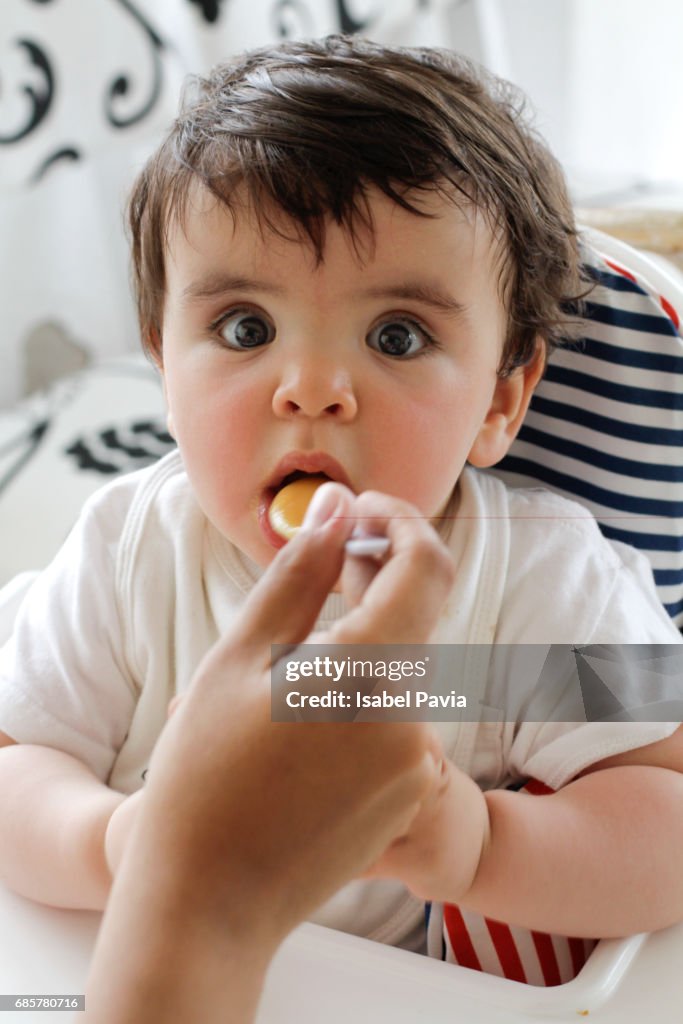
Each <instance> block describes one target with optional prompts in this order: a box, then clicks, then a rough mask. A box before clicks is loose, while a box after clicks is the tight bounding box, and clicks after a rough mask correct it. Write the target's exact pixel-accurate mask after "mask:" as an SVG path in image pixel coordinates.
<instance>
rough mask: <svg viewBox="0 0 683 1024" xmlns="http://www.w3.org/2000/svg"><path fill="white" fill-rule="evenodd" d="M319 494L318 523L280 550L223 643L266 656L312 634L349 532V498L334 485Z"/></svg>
mask: <svg viewBox="0 0 683 1024" xmlns="http://www.w3.org/2000/svg"><path fill="white" fill-rule="evenodd" d="M320 490H321V491H325V492H326V494H325V495H324V496H323V497H324V500H323V502H322V505H323V506H325V507H323V508H322V514H323V515H324V516H325V519H324V521H323V523H322V524H318V525H313V526H310V525H309V524H308V523H305V524H304V526H303V527H302V528H301V529H300V530H299V532H298V533H297V534H296V536H295V537H294V538H293V539H292V540H291V541H289V542H288V543H287V544H286V545H285V546H284V547H283V548H281V549H280V551H279V552H278V554H277V556H276V558H275V559H274V561H273V562H272V563H271V565H270V566H269V567H268V569H267V570H266V572H265V573H264V574H263V576H262V577H261V579H260V580H259V582H258V583H257V585H256V586H255V587H254V588H253V590H252V591H251V593H250V594H249V596H248V598H247V600H246V601H245V603H244V606H243V609H242V612H241V614H240V616H239V619H238V622H237V623H236V624H235V626H234V627H233V629H231V630H230V634H229V637H227V638H226V642H229V643H231V644H232V643H235V642H236V643H237V644H240V645H245V646H248V647H252V648H253V647H263V648H264V649H265V648H266V647H267V648H268V656H269V655H270V646H269V645H270V644H296V643H300V642H301V641H302V640H304V639H305V638H306V637H307V636H308V634H309V633H310V632H311V630H312V629H313V626H314V625H315V621H316V619H317V617H318V615H319V614H320V609H321V607H322V605H323V603H324V601H325V599H326V598H327V596H328V594H329V593H330V591H331V590H332V588H333V587H334V585H335V583H336V582H337V579H338V578H339V574H340V572H341V568H342V565H343V562H344V544H345V543H346V541H347V539H348V537H349V536H350V534H351V531H352V530H353V526H354V520H353V517H352V516H351V514H350V512H351V507H352V505H353V494H352V492H351V491H350V490H349V489H348V488H346V487H344V486H343V485H341V484H336V483H329V484H325V485H324V487H322V488H321V489H320ZM320 505H321V502H318V507H319V508H320Z"/></svg>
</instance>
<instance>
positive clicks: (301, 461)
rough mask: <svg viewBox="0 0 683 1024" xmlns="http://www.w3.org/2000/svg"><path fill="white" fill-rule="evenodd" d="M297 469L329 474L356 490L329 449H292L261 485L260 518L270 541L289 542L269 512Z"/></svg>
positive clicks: (258, 512)
mask: <svg viewBox="0 0 683 1024" xmlns="http://www.w3.org/2000/svg"><path fill="white" fill-rule="evenodd" d="M293 473H307V474H309V475H313V474H316V473H317V474H320V475H322V476H326V477H329V479H330V480H334V481H335V482H336V483H340V484H344V485H345V486H346V487H348V488H350V490H353V487H352V486H351V482H350V480H349V478H348V476H347V474H346V472H345V470H344V468H343V466H342V465H341V464H340V463H339V462H337V460H336V459H334V458H332V456H331V455H327V454H326V453H325V452H289V453H288V454H287V455H285V456H284V458H282V459H280V461H279V462H278V464H277V466H276V467H275V469H274V470H273V472H272V474H271V475H270V476H269V477H268V479H267V480H266V482H265V484H264V486H263V487H262V489H261V494H260V498H259V501H258V506H257V518H258V521H259V525H260V527H261V530H262V531H263V534H264V536H265V538H266V540H267V541H268V543H269V544H270V545H272V547H274V548H281V547H282V546H283V545H284V544H286V543H287V542H286V540H285V538H284V537H281V536H280V535H279V534H277V533H276V532H275V531H274V530H273V527H272V526H271V524H270V519H269V516H268V512H269V509H270V505H271V503H272V501H273V498H274V497H275V495H276V494H277V492H278V491H279V490H280V488H281V487H282V484H283V482H284V481H285V480H286V479H287V477H289V476H291V475H292V474H293Z"/></svg>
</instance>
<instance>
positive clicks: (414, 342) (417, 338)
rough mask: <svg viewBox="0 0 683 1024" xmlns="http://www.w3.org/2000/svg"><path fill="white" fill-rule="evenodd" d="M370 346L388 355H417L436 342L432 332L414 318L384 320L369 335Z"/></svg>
mask: <svg viewBox="0 0 683 1024" xmlns="http://www.w3.org/2000/svg"><path fill="white" fill-rule="evenodd" d="M367 342H368V345H369V346H370V348H374V349H376V350H377V351H378V352H382V353H383V354H384V355H386V356H395V357H399V358H400V357H401V356H404V357H405V356H407V357H410V356H416V355H419V354H420V352H422V351H423V349H426V348H429V347H430V346H431V345H433V344H434V339H433V338H432V337H431V335H430V334H428V333H427V331H426V330H425V329H424V327H420V325H419V324H418V323H416V322H415V321H414V320H399V319H396V320H384V321H382V323H380V324H377V326H376V327H373V328H372V330H371V331H370V333H369V334H368V336H367Z"/></svg>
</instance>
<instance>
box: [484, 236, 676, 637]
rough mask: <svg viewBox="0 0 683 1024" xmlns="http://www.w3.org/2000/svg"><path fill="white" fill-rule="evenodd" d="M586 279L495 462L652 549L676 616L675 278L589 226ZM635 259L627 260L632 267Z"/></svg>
mask: <svg viewBox="0 0 683 1024" xmlns="http://www.w3.org/2000/svg"><path fill="white" fill-rule="evenodd" d="M583 252H584V263H585V267H586V272H587V274H588V276H589V277H590V278H591V279H592V280H593V281H594V288H593V290H592V291H591V293H590V295H589V296H588V297H587V301H586V304H585V307H584V316H583V319H582V322H581V325H580V330H579V332H578V334H579V338H578V340H576V341H575V342H572V343H571V344H570V345H568V346H566V347H563V348H561V349H558V350H557V351H555V352H554V353H553V354H552V356H551V358H550V360H549V365H548V368H547V371H546V374H545V376H544V379H543V380H542V381H541V383H540V385H539V387H538V389H537V391H536V394H535V395H534V397H533V399H532V401H531V405H530V408H529V411H528V413H527V416H526V418H525V422H524V424H523V426H522V429H521V431H520V433H519V436H518V438H517V439H516V441H515V442H514V444H513V446H512V448H511V449H510V453H509V454H508V456H507V457H506V458H505V459H504V460H503V462H502V463H501V464H500V467H497V470H496V472H500V475H501V476H502V477H503V478H504V479H505V480H506V481H507V482H508V483H510V484H512V485H520V484H529V483H532V482H533V483H539V482H541V483H542V484H544V485H545V486H547V487H549V488H551V489H552V490H555V491H558V492H559V493H561V494H564V495H566V496H568V497H571V498H575V499H577V500H579V501H580V502H581V503H582V504H584V505H585V506H586V507H587V508H588V509H590V511H591V512H592V513H593V514H594V515H595V517H596V519H597V520H598V522H599V524H600V527H601V529H602V531H603V533H604V534H605V536H607V537H609V538H611V539H614V540H620V541H624V542H626V543H628V544H632V545H634V546H635V547H637V548H640V549H641V550H642V551H643V552H644V553H645V554H646V555H647V556H648V558H649V559H650V562H651V564H652V567H653V570H654V577H655V583H656V585H657V589H658V592H659V595H660V597H661V600H662V603H663V604H664V606H665V607H666V609H667V611H668V612H669V614H670V615H671V617H672V618H673V619H674V621H675V622H676V623H677V625H679V627H680V626H683V457H682V456H683V387H682V386H681V385H682V384H683V340H682V338H681V333H680V312H681V311H683V283H678V281H677V280H676V278H675V276H671V277H669V276H668V275H667V274H666V273H664V272H661V271H659V268H658V266H657V264H656V263H654V262H652V263H651V264H650V263H649V262H646V266H645V270H646V272H647V277H645V276H644V275H643V273H642V270H643V264H644V257H643V254H641V253H637V252H636V251H635V250H630V249H629V248H628V247H627V246H625V245H624V244H623V243H617V242H615V241H614V240H613V239H609V238H607V236H603V235H600V234H598V233H595V232H591V233H590V236H588V238H586V239H584V243H583ZM633 267H636V268H638V269H637V270H634V269H632V268H633Z"/></svg>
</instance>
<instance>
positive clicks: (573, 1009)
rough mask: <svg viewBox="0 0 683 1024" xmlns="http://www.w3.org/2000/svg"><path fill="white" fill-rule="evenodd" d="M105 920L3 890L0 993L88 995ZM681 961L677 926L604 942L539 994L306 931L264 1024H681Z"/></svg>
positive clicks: (682, 928) (17, 1016)
mask: <svg viewBox="0 0 683 1024" xmlns="http://www.w3.org/2000/svg"><path fill="white" fill-rule="evenodd" d="M99 921H100V917H99V915H98V914H94V913H87V912H77V911H64V910H53V909H50V908H47V907H41V906H39V905H38V904H35V903H32V902H30V901H28V900H24V899H22V898H21V897H20V896H17V895H15V894H14V893H11V892H9V890H7V889H6V888H5V887H3V886H2V885H0V922H1V926H0V994H13V995H60V994H61V995H67V994H68V995H76V994H80V993H82V992H83V989H84V985H85V980H86V976H87V970H88V962H89V959H90V955H91V952H92V948H93V943H94V940H95V935H96V933H97V928H98V926H99ZM682 960H683V925H679V926H676V927H675V928H670V929H668V930H666V931H663V932H658V933H656V934H653V935H646V936H642V935H641V936H635V937H634V938H632V939H628V940H619V941H610V942H603V943H601V944H600V945H599V946H598V948H597V950H596V952H595V953H594V954H593V956H592V957H591V958H590V960H589V962H588V964H587V965H586V967H585V968H584V970H583V971H582V972H581V974H580V975H579V977H578V978H575V979H574V981H572V982H570V983H569V984H567V985H560V986H558V987H557V988H551V989H541V988H534V987H532V986H527V985H520V984H518V983H517V982H510V981H505V980H504V979H501V978H493V977H490V976H488V975H484V974H479V973H478V972H475V971H470V970H467V969H465V968H461V967H457V966H454V965H453V964H443V963H439V962H437V961H435V960H428V959H427V958H426V957H421V956H417V955H416V954H414V953H406V952H404V951H403V950H398V949H391V948H389V947H387V946H381V945H378V944H377V943H373V942H368V941H366V940H364V939H357V938H354V937H352V936H349V935H343V934H341V933H340V932H334V931H329V930H328V929H326V928H320V927H318V926H316V925H303V926H302V927H301V928H299V929H298V931H297V932H295V933H294V934H293V935H292V936H291V937H290V938H289V939H288V941H287V942H286V943H285V945H284V946H283V947H282V949H281V950H280V952H279V954H278V956H277V958H276V959H275V961H274V963H273V965H272V967H271V970H270V973H269V976H268V980H267V984H266V990H265V993H264V997H263V1000H262V1004H261V1008H260V1012H259V1015H258V1024H320V1022H321V1021H324V1022H325V1024H348V1022H349V1021H350V1020H362V1021H372V1022H373V1024H385V1022H386V1024H422V1022H428V1024H458V1022H461V1024H529V1022H533V1021H545V1022H550V1021H567V1022H569V1021H573V1022H576V1021H577V1020H581V1019H584V1018H589V1019H592V1020H599V1021H600V1024H617V1022H619V1024H630V1022H633V1024H636V1022H638V1024H640V1022H641V1021H656V1022H657V1024H674V1022H676V1024H678V1022H679V1021H680V1019H681V1007H682V1006H683V972H681V971H680V969H679V967H678V965H679V963H680V962H681V961H682ZM200 998H201V996H200V994H199V993H198V1000H199V999H200ZM79 1016H80V1015H79V1014H78V1013H67V1014H66V1015H65V1016H63V1017H58V1018H57V1020H60V1019H61V1020H73V1021H75V1022H77V1021H78V1019H79ZM48 1020H52V1021H53V1022H54V1021H55V1017H54V1012H53V1011H33V1010H26V1011H19V1010H8V1011H6V1012H2V1014H1V1016H0V1021H2V1024H33V1022H36V1024H37V1022H47V1021H48Z"/></svg>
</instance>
